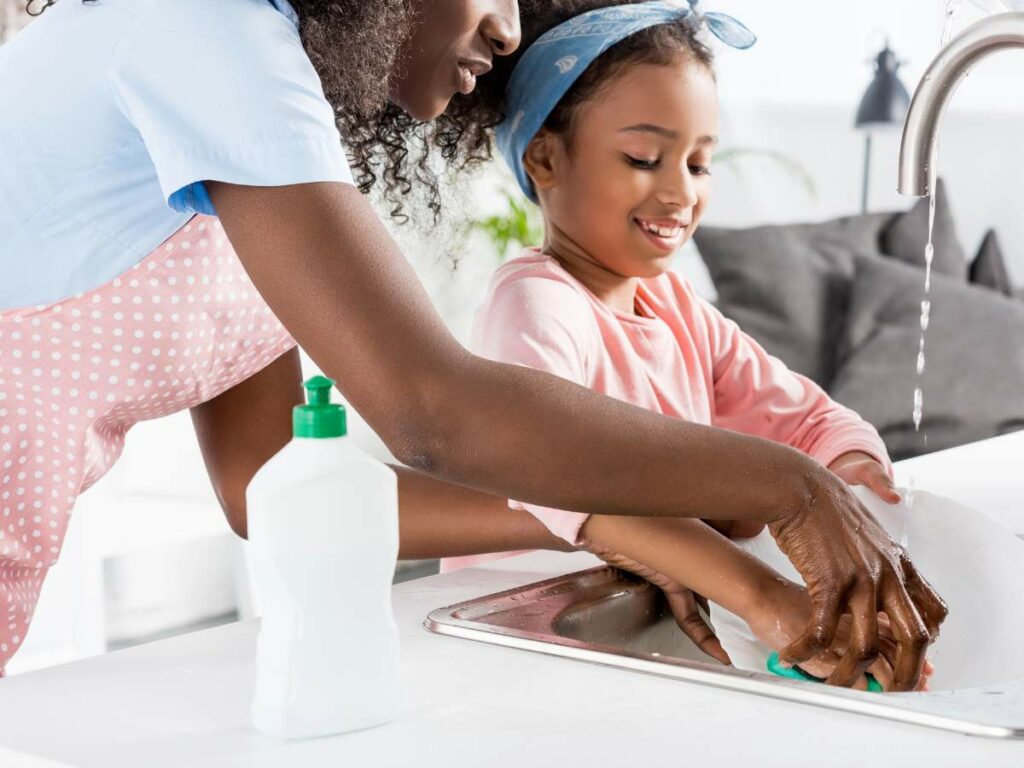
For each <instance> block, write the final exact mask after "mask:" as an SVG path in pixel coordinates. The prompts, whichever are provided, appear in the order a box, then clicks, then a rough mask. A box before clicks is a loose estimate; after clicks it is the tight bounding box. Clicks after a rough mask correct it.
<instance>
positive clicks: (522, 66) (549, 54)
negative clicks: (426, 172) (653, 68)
mask: <svg viewBox="0 0 1024 768" xmlns="http://www.w3.org/2000/svg"><path fill="white" fill-rule="evenodd" d="M703 5H704V3H703V2H702V1H701V0H678V1H677V2H672V1H671V0H658V2H648V3H636V4H631V5H613V6H609V7H607V8H598V9H596V10H593V11H588V12H586V13H582V14H580V15H579V16H575V17H573V18H571V19H569V20H568V21H565V22H563V23H562V24H559V25H558V26H557V27H554V28H552V29H550V30H548V31H547V32H545V33H544V34H543V35H541V36H540V37H539V38H537V40H536V42H534V43H533V45H531V46H530V47H529V48H528V49H527V50H526V52H525V53H524V54H523V56H522V58H521V59H520V60H519V63H517V64H516V68H515V70H513V72H512V77H511V78H510V79H509V83H508V88H507V89H506V92H505V114H506V117H505V120H504V121H502V123H501V124H500V125H498V127H497V129H496V131H495V132H496V134H497V139H498V150H499V151H500V152H501V154H502V157H504V158H505V162H507V163H508V165H509V167H510V168H511V169H512V173H513V174H514V175H515V177H516V181H517V182H518V183H519V187H520V189H522V190H523V193H524V194H525V195H526V196H527V197H528V198H530V200H532V201H533V202H537V197H536V195H535V194H534V191H533V186H532V184H531V183H530V177H529V176H528V175H527V173H526V169H525V168H524V167H523V155H524V153H525V152H526V147H527V145H529V143H530V141H532V140H533V137H534V136H536V135H537V132H538V131H539V130H540V129H541V127H542V126H543V125H544V121H545V120H547V119H548V115H550V114H551V112H552V110H554V108H555V107H556V106H558V102H560V101H561V100H562V98H563V97H564V96H565V94H566V93H568V91H569V89H570V88H571V87H572V85H573V83H575V82H576V80H577V79H578V78H579V76H580V75H582V74H583V72H584V71H586V69H587V67H589V66H590V65H591V63H592V62H593V61H594V60H595V59H597V58H598V57H599V56H600V55H601V54H603V53H604V52H605V51H607V50H608V49H609V48H611V47H612V46H613V45H615V44H616V43H618V42H619V41H621V40H624V39H625V38H627V37H629V36H630V35H635V34H636V33H637V32H640V31H642V30H644V29H647V28H648V27H653V26H657V25H658V24H670V23H673V22H676V21H679V20H680V19H685V18H692V19H693V20H694V22H695V23H703V24H706V25H707V27H708V29H709V30H711V33H712V34H713V35H714V36H715V37H717V38H718V39H719V40H721V41H722V42H723V43H725V44H726V45H728V46H730V47H732V48H739V49H746V48H749V47H750V46H752V45H753V44H754V43H755V42H757V37H756V36H755V35H754V33H753V32H751V31H750V30H749V29H747V28H746V27H745V26H743V24H742V23H740V22H739V21H738V20H737V19H735V18H733V17H732V16H729V15H728V14H725V13H716V12H710V13H705V12H704V11H703Z"/></svg>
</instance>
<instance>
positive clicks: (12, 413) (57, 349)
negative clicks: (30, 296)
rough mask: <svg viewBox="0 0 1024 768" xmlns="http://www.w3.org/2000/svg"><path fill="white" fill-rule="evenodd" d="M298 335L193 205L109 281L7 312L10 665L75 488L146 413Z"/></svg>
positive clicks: (224, 380) (0, 315)
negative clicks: (181, 221)
mask: <svg viewBox="0 0 1024 768" xmlns="http://www.w3.org/2000/svg"><path fill="white" fill-rule="evenodd" d="M294 345H295V342H294V341H293V340H292V338H291V336H289V334H288V332H287V331H286V330H285V329H284V327H283V326H282V325H281V324H280V323H279V322H278V320H277V318H276V317H274V315H273V313H272V312H271V311H270V308H269V307H268V306H267V305H266V304H265V303H264V301H263V299H262V298H261V297H260V295H259V293H258V292H257V291H256V289H255V288H254V287H253V285H252V283H251V282H250V281H249V278H248V276H247V275H246V274H245V271H244V270H243V268H242V265H241V263H240V262H239V261H238V259H237V257H236V255H235V253H234V251H233V250H232V248H231V245H230V243H229V242H228V240H227V237H226V236H225V234H224V231H223V229H222V228H221V226H220V222H219V221H217V220H216V219H213V218H208V217H202V216H197V217H195V218H193V219H192V220H191V221H190V222H189V223H188V224H186V225H185V226H184V227H183V228H182V229H181V230H179V231H178V232H177V233H175V234H174V235H173V236H172V237H171V238H170V239H168V240H167V241H166V242H165V243H163V244H161V245H160V247H159V248H157V249H156V250H155V251H153V253H151V254H150V255H149V256H147V257H146V258H145V259H143V260H142V261H141V262H140V263H138V264H136V265H135V266H134V267H132V268H131V269H130V270H128V271H127V272H125V273H124V274H122V275H121V276H120V277H118V278H116V279H114V280H113V281H111V282H109V283H107V284H106V285H103V286H101V287H100V288H97V289H95V290H92V291H89V292H87V293H84V294H79V295H77V296H74V297H72V298H69V299H66V300H64V301H60V302H57V303H56V304H49V305H45V306H35V307H25V308H20V309H13V310H0V669H2V668H3V667H4V666H5V665H6V663H7V660H8V659H10V657H11V655H12V654H13V653H14V652H15V651H16V650H17V648H18V647H19V646H20V645H21V643H22V642H23V640H24V637H25V633H26V632H27V631H28V626H29V622H30V621H31V618H32V612H33V610H34V609H35V605H36V601H37V600H38V598H39V590H40V589H41V587H42V584H43V579H44V578H45V576H46V572H47V570H48V569H49V568H50V566H52V565H53V564H54V563H55V562H56V561H57V556H58V555H59V554H60V548H61V543H62V542H63V540H64V534H65V531H66V530H67V526H68V521H69V519H70V515H71V511H72V509H73V508H74V505H75V500H76V499H77V498H78V494H80V493H81V492H82V491H84V490H86V489H87V488H89V486H91V485H92V484H93V483H95V482H96V481H97V480H99V479H100V478H101V477H102V476H103V475H104V474H105V473H106V472H107V471H108V470H109V469H110V467H111V466H113V464H114V462H115V461H116V460H117V458H118V457H119V456H120V455H121V451H122V449H123V447H124V436H125V433H126V432H127V431H128V430H129V429H130V428H131V427H132V426H133V425H134V424H136V423H137V422H139V421H143V420H145V419H154V418H158V417H160V416H166V415H168V414H171V413H174V412H176V411H180V410H182V409H185V408H191V407H193V406H195V405H198V404H200V403H202V402H205V401H207V400H210V399H212V398H214V397H216V396H217V395H219V394H221V393H222V392H224V391H226V390H228V389H230V388H231V387H233V386H235V385H236V384H239V383H241V382H242V381H244V380H245V379H247V378H249V377H250V376H252V375H253V374H254V373H256V372H258V371H259V370H261V369H262V368H264V367H266V366H267V365H268V364H270V363H271V362H273V361H274V360H275V359H276V358H278V357H279V356H280V355H282V354H283V353H285V352H286V351H288V350H289V349H291V348H292V347H293V346H294Z"/></svg>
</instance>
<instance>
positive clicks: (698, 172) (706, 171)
mask: <svg viewBox="0 0 1024 768" xmlns="http://www.w3.org/2000/svg"><path fill="white" fill-rule="evenodd" d="M690 173H692V174H693V175H694V176H710V175H711V168H709V167H708V166H706V165H691V166H690Z"/></svg>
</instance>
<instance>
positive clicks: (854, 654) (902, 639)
mask: <svg viewBox="0 0 1024 768" xmlns="http://www.w3.org/2000/svg"><path fill="white" fill-rule="evenodd" d="M803 477H804V487H803V492H802V493H801V494H800V496H798V498H797V499H795V500H794V501H793V502H791V504H790V508H789V509H784V510H780V511H779V515H778V516H777V517H776V518H775V519H774V520H769V521H768V528H769V530H770V531H771V534H772V536H773V537H774V538H775V540H776V542H777V543H778V545H779V547H780V549H782V551H783V553H785V555H786V556H787V557H788V558H789V560H790V562H792V563H793V566H794V567H795V568H796V569H797V571H798V572H799V573H800V575H801V577H802V578H803V580H804V582H805V584H806V585H807V596H808V599H809V601H810V608H809V613H808V616H809V619H808V621H807V623H806V625H805V627H804V630H803V632H802V634H800V635H799V636H798V637H797V639H796V640H795V641H793V642H791V643H789V644H788V645H787V646H786V647H785V648H783V649H781V651H780V657H781V658H782V660H783V661H786V662H788V663H791V664H802V663H803V662H807V661H809V660H811V659H812V658H814V657H816V656H818V655H819V654H821V653H824V652H826V651H828V650H829V649H831V648H832V647H833V644H834V642H835V641H836V638H837V636H838V633H839V630H840V623H841V621H842V620H843V616H844V614H849V616H850V619H849V621H850V627H849V641H848V643H846V645H845V648H844V649H843V655H842V657H841V658H840V661H839V662H838V663H837V664H836V665H835V668H834V669H833V670H832V672H831V674H830V675H829V677H828V682H829V683H832V684H834V685H841V686H850V685H853V684H854V683H855V682H856V681H857V680H858V679H860V678H861V677H862V676H863V674H864V673H865V672H866V671H868V670H869V669H871V668H872V665H874V664H875V662H876V660H877V659H878V657H879V654H880V653H881V652H882V651H883V650H884V643H883V642H882V640H881V639H880V624H879V613H884V614H885V615H886V616H887V617H888V621H889V627H890V628H891V633H892V637H893V639H894V641H895V649H894V651H893V658H892V659H891V661H890V665H891V667H892V682H891V689H892V690H897V691H912V690H915V689H917V688H918V686H919V685H920V681H921V676H922V673H923V670H924V668H925V653H926V651H927V649H928V646H929V644H930V643H932V642H933V641H934V640H935V639H936V638H937V637H938V633H939V626H940V625H941V624H942V622H943V621H944V620H945V618H946V614H947V613H948V610H947V608H946V604H945V602H944V601H943V600H942V598H941V597H940V596H939V595H938V593H936V592H935V590H934V589H932V587H931V585H930V584H928V582H927V581H926V580H925V579H924V578H923V577H922V576H921V575H920V574H919V573H918V571H917V568H916V567H915V566H914V564H913V562H911V560H910V557H909V556H908V555H907V552H906V550H904V549H903V548H902V547H901V546H899V545H898V544H897V543H896V542H894V541H893V540H892V538H891V537H890V536H889V535H888V533H886V531H885V529H884V528H882V526H881V525H880V524H879V523H878V521H876V520H875V519H874V517H872V515H871V513H870V512H869V511H868V510H867V509H866V508H865V507H864V505H863V504H862V503H861V502H860V500H859V499H858V498H857V497H856V496H855V495H854V494H853V492H852V491H851V490H850V488H849V486H847V485H846V483H845V482H844V481H842V480H841V479H840V478H839V477H838V476H837V475H835V474H833V473H832V472H829V471H827V470H825V468H824V467H821V466H820V465H816V464H808V465H807V468H806V470H805V474H804V476H803ZM880 682H881V681H880Z"/></svg>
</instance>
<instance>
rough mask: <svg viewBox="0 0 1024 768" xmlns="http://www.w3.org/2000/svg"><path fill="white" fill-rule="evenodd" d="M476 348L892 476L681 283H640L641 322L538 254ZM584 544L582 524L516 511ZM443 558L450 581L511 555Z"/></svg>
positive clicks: (866, 435) (486, 314)
mask: <svg viewBox="0 0 1024 768" xmlns="http://www.w3.org/2000/svg"><path fill="white" fill-rule="evenodd" d="M471 347H472V348H473V349H474V351H475V352H477V353H478V354H480V355H482V356H483V357H486V358H489V359H492V360H497V361H500V362H506V363H515V364H519V365H525V366H529V367H531V368H537V369H539V370H542V371H547V372H548V373H552V374H555V375H557V376H561V377H562V378H565V379H568V380H570V381H573V382H575V383H577V384H581V385H583V386H585V387H589V388H590V389H593V390H596V391H598V392H602V393H604V394H606V395H609V396H611V397H614V398H617V399H619V400H624V401H626V402H628V403H632V404H633V405H637V406H640V407H642V408H647V409H649V410H652V411H655V412H657V413H662V414H664V415H666V416H674V417H676V418H679V419H685V420H687V421H690V422H693V423H698V424H707V425H711V426H714V427H722V428H725V429H731V430H734V431H736V432H744V433H746V434H750V435H757V436H759V437H764V438H767V439H770V440H775V441H776V442H779V443H784V444H786V445H789V446H791V447H793V448H796V449H797V450H800V451H802V452H804V453H806V454H807V455H808V456H811V457H812V458H814V459H815V460H817V461H818V462H819V463H821V464H823V465H825V466H828V465H829V464H831V463H832V462H833V461H834V460H835V459H837V458H838V457H839V456H841V455H842V454H844V453H847V452H848V451H863V452H865V453H867V454H869V455H871V456H873V457H874V458H876V459H877V460H878V461H880V462H881V463H882V464H883V465H884V466H886V468H887V469H889V470H890V471H891V467H890V464H889V457H888V453H887V452H886V449H885V445H884V444H883V442H882V440H881V438H880V437H879V436H878V432H877V431H876V430H875V428H874V427H872V426H871V425H870V424H868V423H867V422H865V421H864V420H863V419H861V418H860V417H859V416H858V415H857V414H856V413H854V412H853V411H851V410H850V409H848V408H844V407H843V406H841V405H839V404H838V403H836V402H835V401H833V400H831V399H830V398H829V397H828V395H827V394H825V392H824V391H823V390H822V389H821V388H820V387H819V386H818V385H817V384H815V383H814V382H813V381H811V380H810V379H808V378H806V377H804V376H801V375H800V374H798V373H794V372H793V371H791V370H789V369H788V368H787V367H786V366H785V364H783V363H782V361H781V360H779V359H777V358H775V357H772V356H771V355H769V354H768V353H767V352H765V350H764V349H763V348H762V347H761V345H760V344H758V343H757V342H756V341H754V339H752V338H751V337H750V336H748V335H747V334H745V333H743V331H741V330H740V328H739V326H737V325H736V323H734V322H733V321H732V320H729V319H728V318H726V317H725V316H724V315H722V313H721V312H719V311H718V310H717V309H715V307H714V306H712V305H711V304H710V303H708V302H707V301H705V300H704V299H702V298H700V297H699V296H697V295H696V293H695V292H694V290H693V287H692V286H691V285H690V283H689V282H688V281H686V280H685V279H683V278H682V277H680V276H679V275H678V274H676V273H674V272H671V271H669V272H666V273H665V274H663V275H661V276H659V277H656V278H651V279H645V280H642V281H640V284H639V286H638V289H637V298H636V313H635V314H627V313H625V312H621V311H618V310H615V309H612V308H611V307H609V306H608V305H606V304H605V303H603V302H602V301H601V300H599V299H598V298H597V297H596V296H595V295H594V294H593V293H591V292H590V291H589V290H588V289H587V288H586V287H585V286H584V285H583V284H582V283H580V282H579V281H578V280H577V279H576V278H574V277H573V276H572V275H570V274H569V273H568V272H566V271H565V270H564V269H563V268H562V267H561V266H560V265H559V263H558V262H557V261H556V260H555V259H553V258H551V257H550V256H546V255H544V254H542V253H540V252H538V251H536V250H528V251H526V252H525V253H524V254H523V255H522V256H520V257H519V258H517V259H514V260H513V261H510V262H509V263H507V264H505V265H503V266H502V267H501V268H500V269H498V271H497V272H496V273H495V274H494V276H493V278H492V280H491V284H490V289H489V292H488V296H487V299H486V301H485V302H484V304H483V306H482V307H481V309H480V310H479V312H478V314H477V317H476V323H475V326H474V329H473V336H472V341H471ZM510 505H511V506H513V507H519V508H525V509H527V510H529V511H530V512H531V513H532V514H533V515H535V516H536V517H537V518H538V519H539V520H541V522H543V523H544V524H545V525H546V526H547V527H548V528H549V529H550V530H551V531H552V532H553V533H554V534H556V535H557V536H560V537H562V538H563V539H565V540H566V541H569V542H570V543H574V544H575V543H579V534H580V528H582V527H583V524H584V523H585V522H586V520H587V517H588V516H587V515H584V514H579V513H575V512H566V511H564V510H558V509H550V508H547V507H541V506H537V505H534V504H523V503H520V502H516V501H511V502H510ZM508 554H512V553H504V554H501V555H495V554H492V555H480V556H472V557H461V558H448V559H447V560H445V561H444V563H443V565H442V567H443V570H445V571H451V570H455V569H457V568H462V567H466V566H468V565H473V564H476V563H479V562H483V561H486V560H492V559H495V558H498V557H502V556H507V555H508Z"/></svg>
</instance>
